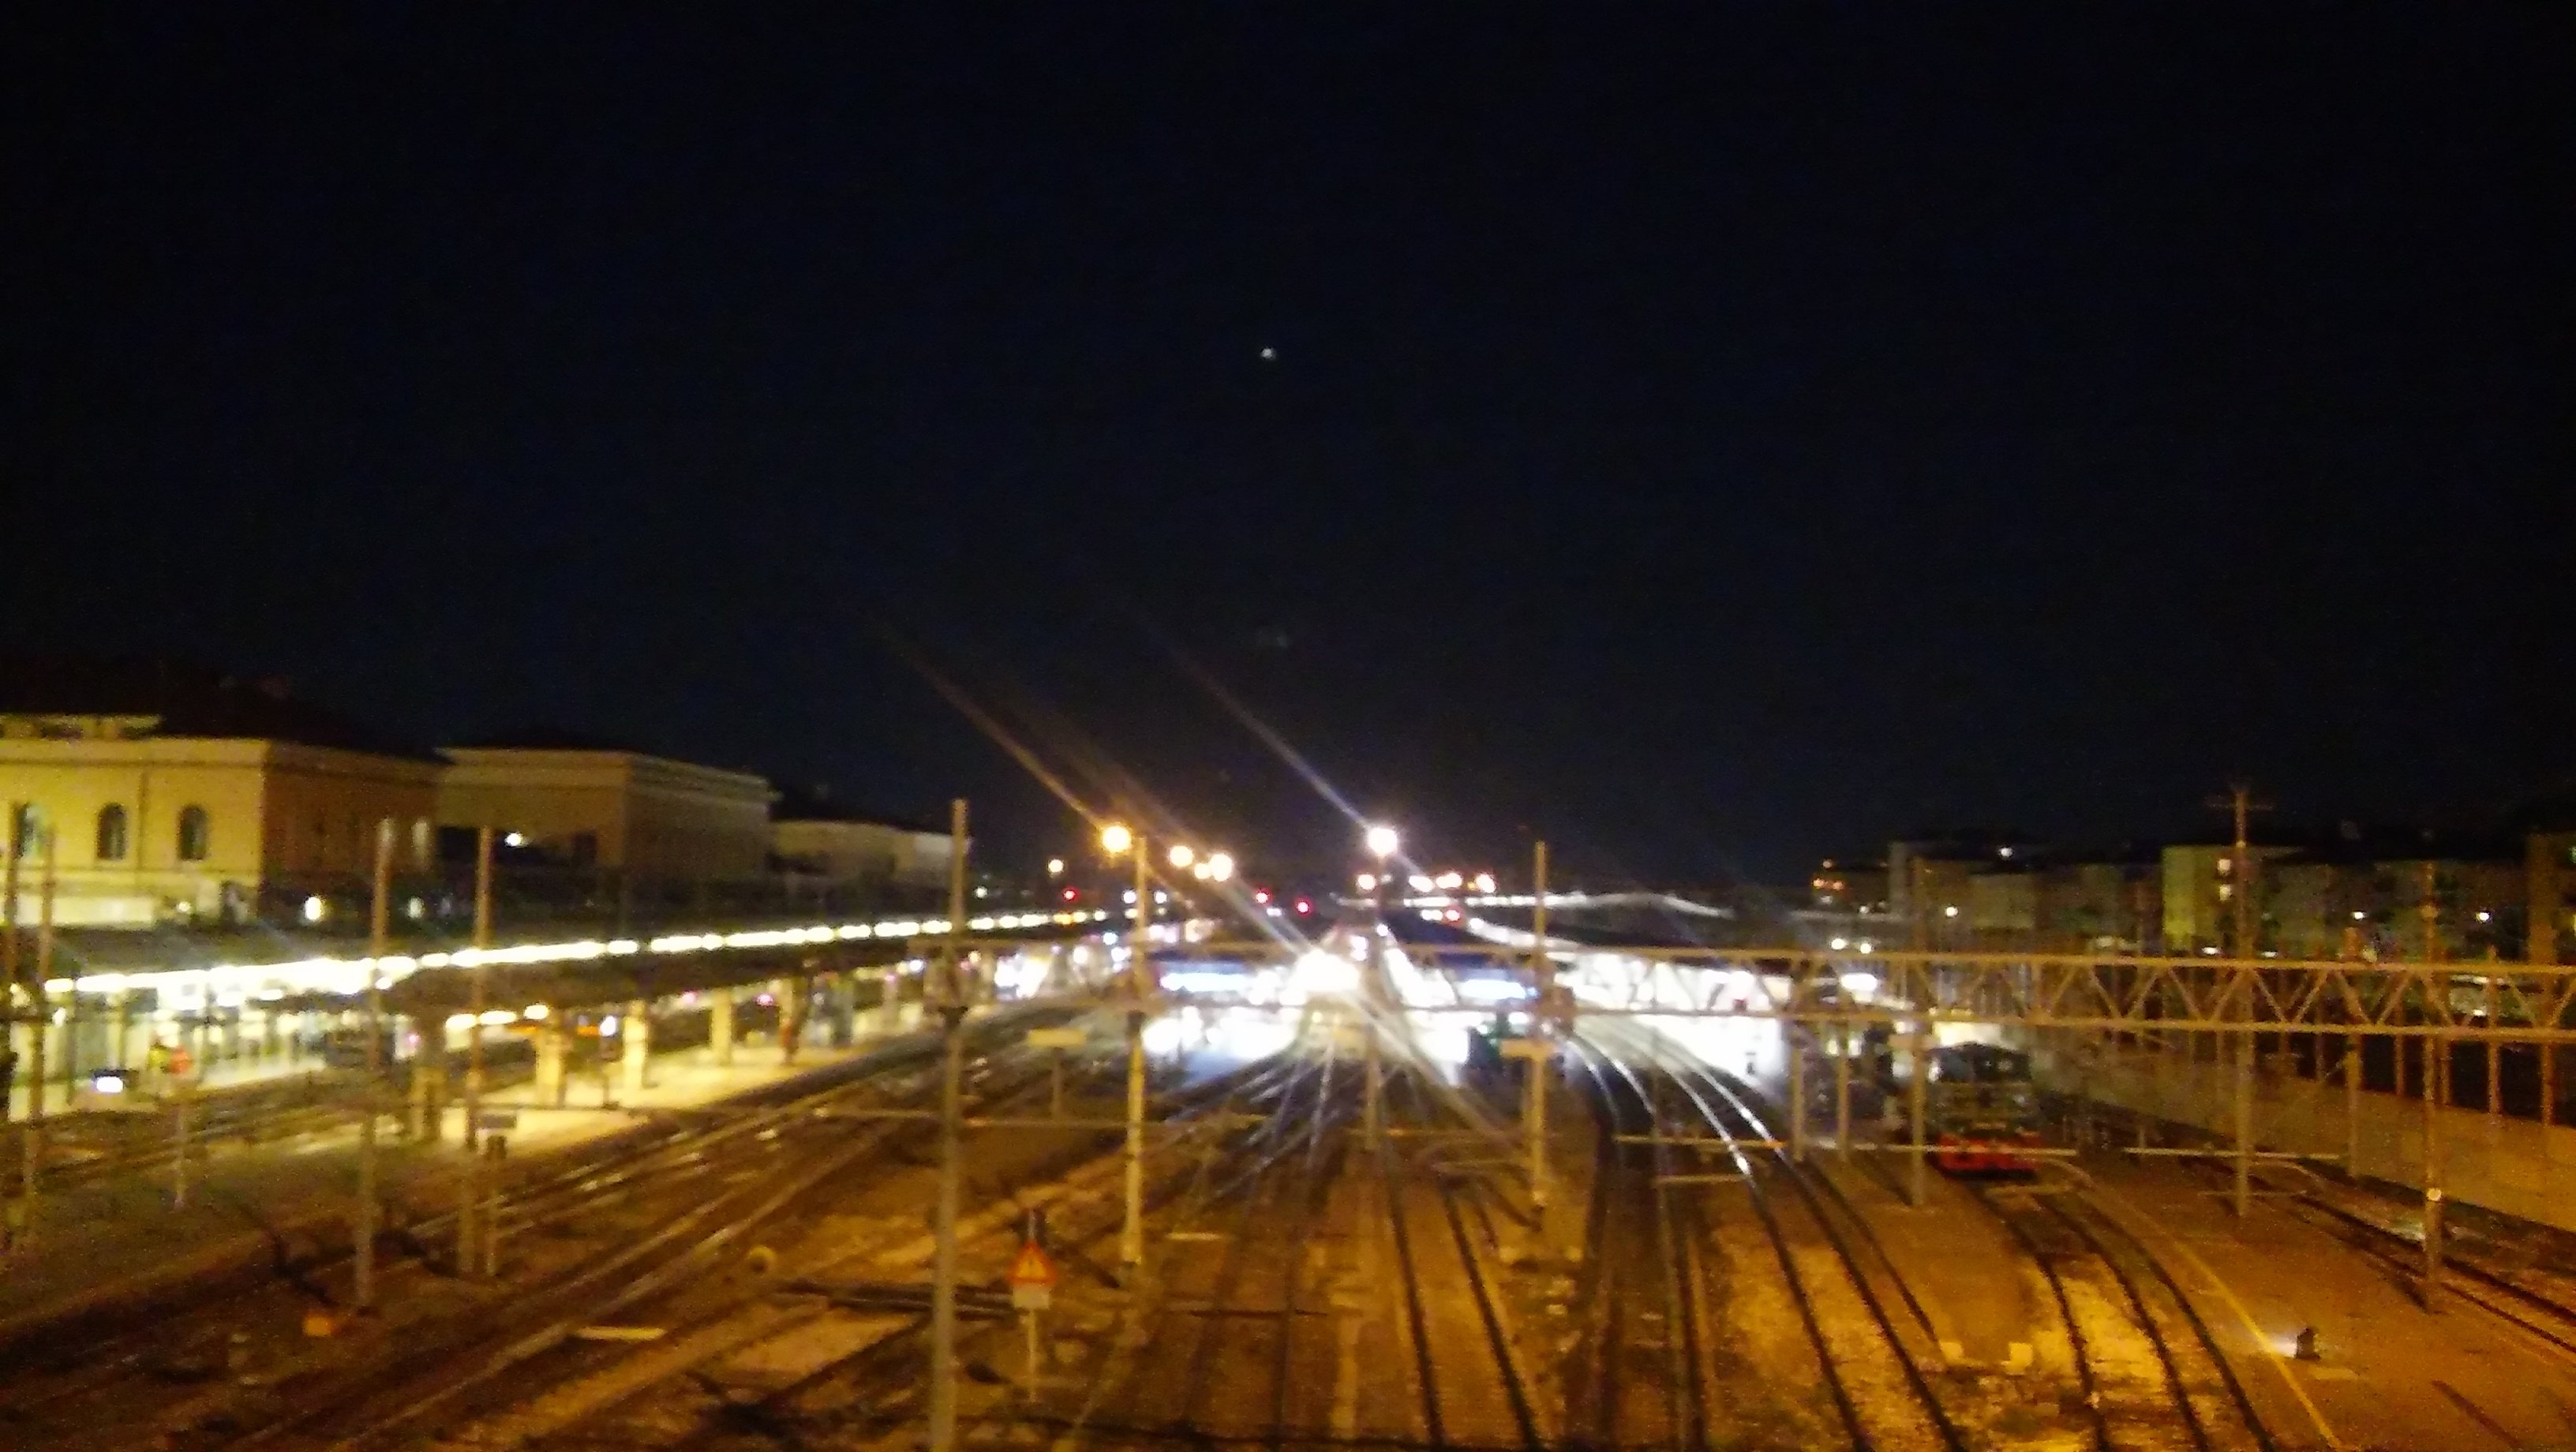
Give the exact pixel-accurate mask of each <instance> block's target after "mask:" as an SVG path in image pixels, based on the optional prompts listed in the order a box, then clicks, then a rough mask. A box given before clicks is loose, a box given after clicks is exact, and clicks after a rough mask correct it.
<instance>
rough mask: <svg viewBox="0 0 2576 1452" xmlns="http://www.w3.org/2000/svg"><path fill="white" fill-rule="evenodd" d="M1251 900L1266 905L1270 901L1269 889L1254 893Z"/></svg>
mask: <svg viewBox="0 0 2576 1452" xmlns="http://www.w3.org/2000/svg"><path fill="white" fill-rule="evenodd" d="M1252 900H1253V901H1254V902H1257V903H1266V902H1268V901H1270V889H1268V888H1266V887H1265V888H1263V889H1261V890H1260V891H1259V892H1256V893H1254V894H1253V895H1252Z"/></svg>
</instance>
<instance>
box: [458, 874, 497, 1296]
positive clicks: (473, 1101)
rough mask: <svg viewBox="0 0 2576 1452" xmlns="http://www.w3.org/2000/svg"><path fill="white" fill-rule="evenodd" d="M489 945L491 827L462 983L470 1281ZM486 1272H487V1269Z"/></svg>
mask: <svg viewBox="0 0 2576 1452" xmlns="http://www.w3.org/2000/svg"><path fill="white" fill-rule="evenodd" d="M491 947H492V829H491V828H490V827H484V828H480V829H478V830H477V831H476V832H475V834H474V952H475V957H474V967H473V969H472V970H471V973H470V974H469V976H468V977H467V979H466V988H465V1012H466V1014H467V1016H468V1017H470V1018H472V1019H473V1020H474V1021H473V1022H472V1023H471V1024H468V1025H467V1026H466V1029H465V1183H464V1185H463V1187H462V1193H461V1196H460V1198H459V1199H458V1201H457V1205H456V1269H457V1273H458V1274H460V1275H463V1276H466V1277H468V1278H471V1277H472V1276H473V1275H474V1274H475V1272H476V1270H477V1269H478V1266H479V1265H480V1263H481V1262H482V1261H483V1260H484V1259H485V1257H484V1255H483V1254H482V1250H483V1226H482V1219H483V1194H484V1188H483V1156H482V1154H481V1153H480V1150H481V1149H482V1145H483V1012H484V1009H485V1008H486V1007H487V999H486V997H485V995H486V994H487V992H488V991H489V987H490V974H491V970H490V969H489V968H487V967H486V966H484V963H483V956H482V955H483V954H484V953H486V952H489V951H490V950H491ZM484 1273H485V1274H489V1273H490V1272H489V1271H485V1272H484Z"/></svg>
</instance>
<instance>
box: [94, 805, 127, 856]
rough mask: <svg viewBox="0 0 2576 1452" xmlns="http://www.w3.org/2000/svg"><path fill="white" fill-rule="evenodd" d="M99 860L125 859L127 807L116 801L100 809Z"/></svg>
mask: <svg viewBox="0 0 2576 1452" xmlns="http://www.w3.org/2000/svg"><path fill="white" fill-rule="evenodd" d="M98 860H99V861H101V862H123V861H124V860H125V808H123V807H121V806H118V805H117V804H116V803H114V802H110V803H108V804H107V805H106V806H103V807H101V808H99V809H98Z"/></svg>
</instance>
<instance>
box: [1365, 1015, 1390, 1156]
mask: <svg viewBox="0 0 2576 1452" xmlns="http://www.w3.org/2000/svg"><path fill="white" fill-rule="evenodd" d="M1361 1016H1362V1019H1363V1022H1362V1025H1361V1027H1362V1029H1363V1034H1362V1039H1363V1042H1365V1044H1366V1045H1367V1056H1368V1059H1367V1067H1366V1072H1365V1073H1363V1074H1362V1075H1361V1080H1362V1083H1363V1085H1364V1088H1363V1090H1362V1096H1361V1105H1360V1128H1361V1133H1362V1135H1363V1136H1364V1137H1365V1138H1366V1139H1367V1140H1368V1146H1369V1148H1370V1149H1372V1150H1374V1149H1376V1148H1377V1146H1378V1142H1379V1141H1380V1140H1382V1139H1384V1138H1385V1137H1386V1109H1385V1099H1386V1068H1385V1065H1384V1064H1383V1062H1381V1060H1380V1059H1379V1057H1378V1048H1377V1015H1375V1014H1372V1013H1367V1012H1365V1011H1363V1013H1362V1015H1361Z"/></svg>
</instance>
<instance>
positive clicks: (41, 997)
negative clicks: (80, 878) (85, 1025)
mask: <svg viewBox="0 0 2576 1452" xmlns="http://www.w3.org/2000/svg"><path fill="white" fill-rule="evenodd" d="M44 849H45V865H44V873H43V877H42V879H41V881H42V885H41V886H40V887H39V888H38V889H37V894H36V977H35V981H34V982H32V983H30V984H28V985H27V996H28V998H29V999H30V1000H31V1002H32V1003H33V1005H34V1008H35V1013H36V1018H35V1031H34V1032H33V1033H30V1034H29V1035H28V1036H27V1038H28V1044H27V1066H28V1069H29V1074H28V1077H27V1133H26V1138H25V1139H24V1140H22V1141H20V1143H19V1151H18V1154H19V1166H20V1170H21V1172H22V1173H23V1175H24V1176H25V1185H24V1187H23V1188H22V1190H21V1193H22V1194H23V1195H24V1196H25V1197H26V1201H27V1204H26V1219H25V1222H24V1224H23V1226H22V1227H21V1229H20V1232H19V1240H20V1242H21V1244H24V1243H26V1242H28V1241H29V1240H31V1239H32V1238H33V1237H34V1235H35V1233H36V1197H37V1180H38V1178H39V1177H40V1176H42V1175H43V1174H44V1167H45V1035H46V1034H48V1033H50V1032H51V1031H52V1030H53V1026H54V1011H53V1002H52V1000H51V999H50V998H48V997H47V996H46V992H45V980H46V979H48V978H51V977H53V976H54V829H53V827H52V826H51V825H50V824H48V825H47V826H46V828H45V835H44ZM72 998H73V1001H74V1002H78V1001H79V999H80V995H79V994H78V993H74V994H73V995H72ZM65 1039H66V1042H65V1044H64V1057H66V1058H68V1057H70V1044H69V1042H68V1039H69V1035H66V1036H65ZM65 1098H67V1099H68V1098H69V1094H68V1092H67V1093H66V1095H65Z"/></svg>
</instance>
